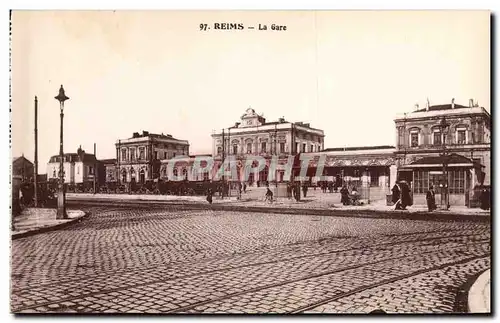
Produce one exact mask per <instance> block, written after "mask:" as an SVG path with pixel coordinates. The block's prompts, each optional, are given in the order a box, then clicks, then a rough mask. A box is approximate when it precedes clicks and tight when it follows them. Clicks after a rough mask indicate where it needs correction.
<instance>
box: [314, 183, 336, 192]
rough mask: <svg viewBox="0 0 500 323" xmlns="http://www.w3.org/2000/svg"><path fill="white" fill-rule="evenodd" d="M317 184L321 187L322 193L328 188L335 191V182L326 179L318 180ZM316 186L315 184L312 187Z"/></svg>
mask: <svg viewBox="0 0 500 323" xmlns="http://www.w3.org/2000/svg"><path fill="white" fill-rule="evenodd" d="M318 184H319V186H320V187H321V191H322V192H323V193H326V191H327V190H328V191H329V192H330V193H333V192H334V191H335V192H337V188H338V186H337V182H331V181H330V182H326V181H322V182H319V183H318ZM314 188H316V186H315V187H314Z"/></svg>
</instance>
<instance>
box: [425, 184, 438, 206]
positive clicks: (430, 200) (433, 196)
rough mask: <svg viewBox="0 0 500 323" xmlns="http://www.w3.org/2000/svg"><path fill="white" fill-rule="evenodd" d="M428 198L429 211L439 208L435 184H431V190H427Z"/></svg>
mask: <svg viewBox="0 0 500 323" xmlns="http://www.w3.org/2000/svg"><path fill="white" fill-rule="evenodd" d="M425 199H426V200H427V209H428V210H429V212H432V211H434V210H436V209H437V207H436V193H435V192H434V186H432V185H431V186H429V190H428V191H427V195H426V197H425Z"/></svg>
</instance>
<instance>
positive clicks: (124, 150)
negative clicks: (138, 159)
mask: <svg viewBox="0 0 500 323" xmlns="http://www.w3.org/2000/svg"><path fill="white" fill-rule="evenodd" d="M122 160H127V149H122Z"/></svg>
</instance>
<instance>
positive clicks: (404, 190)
mask: <svg viewBox="0 0 500 323" xmlns="http://www.w3.org/2000/svg"><path fill="white" fill-rule="evenodd" d="M412 204H413V203H412V200H411V195H410V187H409V186H408V183H406V182H402V183H401V209H402V210H406V207H407V206H412Z"/></svg>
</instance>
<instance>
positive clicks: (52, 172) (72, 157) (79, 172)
mask: <svg viewBox="0 0 500 323" xmlns="http://www.w3.org/2000/svg"><path fill="white" fill-rule="evenodd" d="M59 162H60V156H59V155H54V156H52V157H50V160H49V162H48V163H47V180H48V181H51V180H58V179H59V167H60V164H59ZM97 165H98V161H97V160H96V157H95V156H94V155H93V154H88V153H86V152H85V150H83V149H82V148H81V147H79V148H78V150H77V152H76V153H66V154H64V160H63V170H64V183H68V184H79V183H85V182H91V181H94V176H96V166H97Z"/></svg>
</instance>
